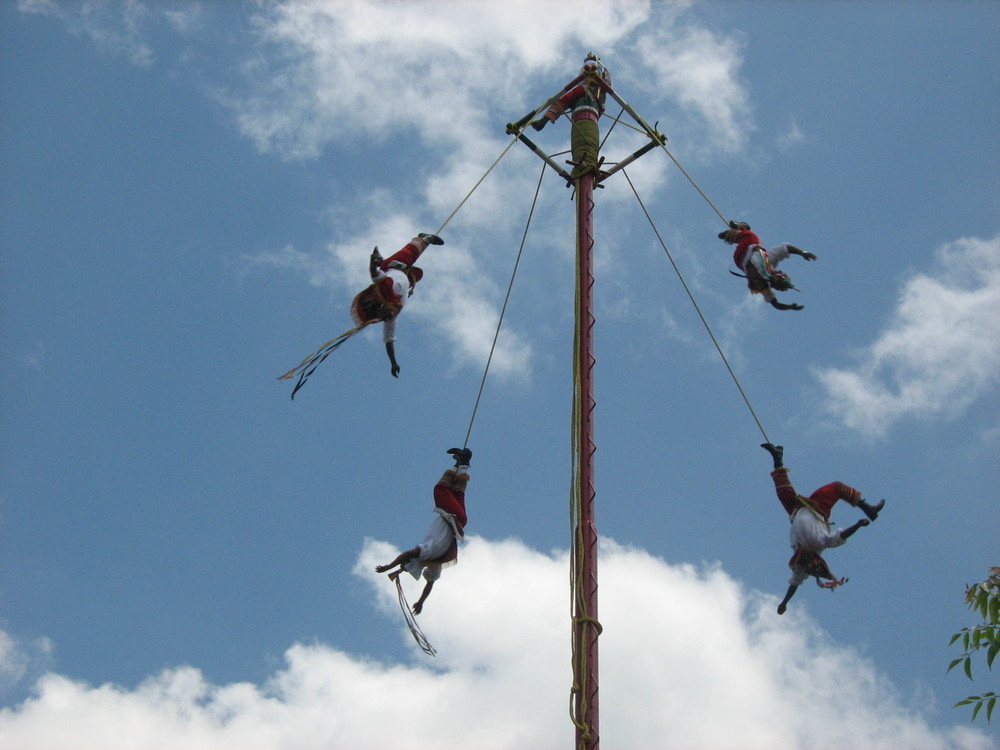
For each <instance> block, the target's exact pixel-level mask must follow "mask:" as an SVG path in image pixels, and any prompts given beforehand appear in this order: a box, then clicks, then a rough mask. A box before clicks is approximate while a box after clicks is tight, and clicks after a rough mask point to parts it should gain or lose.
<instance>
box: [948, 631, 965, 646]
mask: <svg viewBox="0 0 1000 750" xmlns="http://www.w3.org/2000/svg"><path fill="white" fill-rule="evenodd" d="M961 637H962V634H961V632H959V633H955V635H953V636H952V637H951V640H950V641H948V645H949V646H950V645H951V644H953V643H954V642H955V641H957V640H958V639H959V638H961Z"/></svg>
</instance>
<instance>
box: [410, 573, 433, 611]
mask: <svg viewBox="0 0 1000 750" xmlns="http://www.w3.org/2000/svg"><path fill="white" fill-rule="evenodd" d="M432 588H434V581H428V582H427V585H426V586H424V590H423V592H421V594H420V598H419V599H417V602H416V604H414V605H413V614H415V615H419V614H420V612H421V611H422V610H423V608H424V601H425V600H426V599H427V597H428V596H430V595H431V589H432Z"/></svg>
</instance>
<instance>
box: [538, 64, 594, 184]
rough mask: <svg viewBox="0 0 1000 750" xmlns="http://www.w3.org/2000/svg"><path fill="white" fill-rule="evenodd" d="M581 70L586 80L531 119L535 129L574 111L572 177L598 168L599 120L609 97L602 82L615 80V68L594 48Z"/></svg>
mask: <svg viewBox="0 0 1000 750" xmlns="http://www.w3.org/2000/svg"><path fill="white" fill-rule="evenodd" d="M580 73H581V74H582V75H583V80H582V81H581V82H580V83H579V84H578V85H576V86H574V87H573V88H572V89H570V90H569V91H567V92H566V93H565V94H563V95H562V96H560V97H559V98H558V99H557V100H556V101H555V103H553V104H552V106H550V107H549V109H548V111H546V113H545V114H544V115H543V116H542V117H539V118H538V119H537V120H535V121H534V122H532V123H531V127H533V128H534V129H535V130H541V129H542V128H544V127H545V126H546V125H547V124H548V123H550V122H555V121H556V120H557V119H558V118H559V116H560V115H562V114H563V113H564V112H567V111H569V112H571V113H572V121H573V130H572V132H571V135H570V148H571V150H572V153H573V165H574V166H573V171H572V172H571V173H570V177H572V178H573V179H574V180H575V179H576V178H578V177H579V176H580V175H583V174H586V173H587V172H597V171H598V166H599V164H600V161H599V158H598V151H599V150H600V146H601V143H600V131H599V129H598V125H597V120H598V118H599V117H600V116H601V115H602V114H604V100H605V99H606V97H607V92H606V91H605V89H604V86H603V85H602V83H606V84H608V85H610V84H611V72H610V71H609V70H608V69H607V68H605V67H604V65H602V64H601V59H600V58H599V57H598V56H597V55H595V54H594V53H593V52H590V53H588V54H587V57H586V59H584V61H583V68H582V69H581V70H580Z"/></svg>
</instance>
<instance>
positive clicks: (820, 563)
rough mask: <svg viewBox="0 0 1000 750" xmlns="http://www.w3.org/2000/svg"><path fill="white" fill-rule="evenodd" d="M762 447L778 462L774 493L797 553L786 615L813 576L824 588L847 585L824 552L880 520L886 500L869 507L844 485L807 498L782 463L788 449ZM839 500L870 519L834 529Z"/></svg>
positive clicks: (780, 609)
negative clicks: (833, 516) (832, 519)
mask: <svg viewBox="0 0 1000 750" xmlns="http://www.w3.org/2000/svg"><path fill="white" fill-rule="evenodd" d="M761 447H762V448H764V449H765V450H766V451H767V452H768V453H770V454H771V458H773V459H774V471H772V472H771V478H772V479H773V480H774V490H775V492H776V493H777V495H778V500H780V501H781V505H782V507H783V508H784V509H785V512H786V513H788V520H789V521H791V524H792V526H791V530H790V532H789V537H790V540H791V545H792V549H793V550H795V552H794V554H793V555H792V558H791V559H790V560H789V561H788V567H790V568H791V569H792V577H791V578H790V579H789V580H788V584H789V585H788V591H787V592H786V593H785V598H784V599H782V600H781V604H779V605H778V614H779V615H783V614H785V609H786V608H787V607H788V602H789V600H790V599H791V598H792V597H793V596H794V595H795V591H796V589H798V587H799V586H800V585H801V584H802V583H804V582H805V580H806V579H807V578H809V577H810V576H814V577H815V578H816V583H818V584H819V585H820V586H821V587H822V588H828V589H835V588H836V587H837V586H839V585H841V584H842V583H846V582H847V579H846V578H841V579H839V580H838V579H837V577H836V576H834V575H833V573H831V572H830V568H829V566H828V565H827V564H826V561H825V560H824V559H823V556H822V554H821V553H822V552H823V550H825V549H829V548H830V547H839V546H840V545H842V544H843V543H844V542H846V541H847V539H848V538H849V537H850V536H851V535H852V534H854V532H856V531H857V530H858V529H860V528H861V527H862V526H867V525H868V524H870V523H871V522H872V521H874V520H875V519H876V518H878V514H879V511H881V510H882V508H883V507H884V506H885V500H880V501H879V502H878V503H877V504H876V505H869V504H868V503H867V502H866V501H865V499H864V498H863V497H862V496H861V493H860V492H858V491H857V490H856V489H854V488H853V487H849V486H848V485H846V484H844V483H842V482H831V483H830V484H826V485H823V486H822V487H820V488H819V489H818V490H816V491H815V492H813V493H812V494H811V495H810V496H809V497H803V496H802V495H799V494H798V493H797V492H796V491H795V488H794V487H793V486H792V483H791V481H790V480H789V479H788V469H787V468H785V465H784V464H783V462H782V459H783V456H784V449H783V448H782V447H781V446H780V445H772V444H771V443H763V444H762V445H761ZM838 500H844V501H846V502H847V503H848V504H849V505H853V506H854V507H856V508H860V509H861V510H862V511H863V512H864V514H865V515H866V516H868V518H862V519H861V520H860V521H858V522H857V523H855V524H854V525H853V526H849V527H848V528H846V529H843V530H841V529H837V528H834V527H833V524H832V523H831V522H830V510H831V509H832V508H833V506H834V505H835V504H836V503H837V501H838ZM821 578H825V579H827V581H828V582H827V583H823V582H822V581H820V579H821Z"/></svg>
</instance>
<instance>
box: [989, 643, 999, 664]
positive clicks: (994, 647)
mask: <svg viewBox="0 0 1000 750" xmlns="http://www.w3.org/2000/svg"><path fill="white" fill-rule="evenodd" d="M998 651H1000V642H996V641H995V642H994V643H993V645H992V646H990V650H989V651H987V652H986V666H988V667H989V668H990V669H993V660H994V659H996V658H997V652H998Z"/></svg>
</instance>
